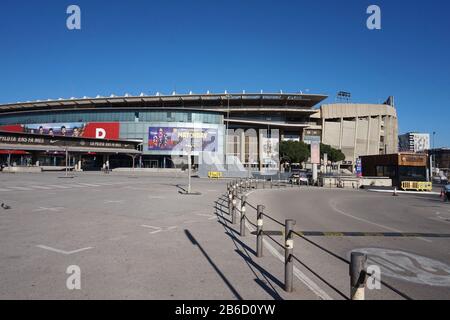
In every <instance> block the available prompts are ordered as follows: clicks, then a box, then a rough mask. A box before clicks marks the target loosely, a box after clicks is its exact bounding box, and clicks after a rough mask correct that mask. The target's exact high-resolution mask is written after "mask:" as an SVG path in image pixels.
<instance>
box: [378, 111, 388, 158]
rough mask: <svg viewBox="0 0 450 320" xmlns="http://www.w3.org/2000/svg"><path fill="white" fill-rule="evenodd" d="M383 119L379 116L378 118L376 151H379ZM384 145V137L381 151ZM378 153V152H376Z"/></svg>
mask: <svg viewBox="0 0 450 320" xmlns="http://www.w3.org/2000/svg"><path fill="white" fill-rule="evenodd" d="M382 120H383V119H382V118H381V115H379V116H378V147H377V150H380V142H381V121H382ZM385 144H386V136H385V138H384V142H383V149H384V145H385ZM378 153H379V152H378Z"/></svg>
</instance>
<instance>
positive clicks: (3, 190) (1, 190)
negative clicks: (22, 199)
mask: <svg viewBox="0 0 450 320" xmlns="http://www.w3.org/2000/svg"><path fill="white" fill-rule="evenodd" d="M8 191H12V190H10V189H0V192H8Z"/></svg>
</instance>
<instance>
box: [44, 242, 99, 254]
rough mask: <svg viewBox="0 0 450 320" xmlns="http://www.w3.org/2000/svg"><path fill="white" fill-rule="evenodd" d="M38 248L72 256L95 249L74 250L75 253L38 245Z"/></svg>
mask: <svg viewBox="0 0 450 320" xmlns="http://www.w3.org/2000/svg"><path fill="white" fill-rule="evenodd" d="M36 247H38V248H41V249H45V250H49V251H53V252H57V253H61V254H65V255H71V254H74V253H79V252H82V251H86V250H90V249H93V247H87V248H82V249H78V250H73V251H64V250H60V249H56V248H52V247H48V246H44V245H42V244H40V245H37V246H36Z"/></svg>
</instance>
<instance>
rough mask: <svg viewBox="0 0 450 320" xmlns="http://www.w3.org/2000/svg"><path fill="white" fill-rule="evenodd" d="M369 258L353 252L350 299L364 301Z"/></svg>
mask: <svg viewBox="0 0 450 320" xmlns="http://www.w3.org/2000/svg"><path fill="white" fill-rule="evenodd" d="M366 261H367V256H366V255H365V254H363V253H360V252H352V254H351V259H350V298H351V299H352V300H364V299H365V297H364V289H365V285H366Z"/></svg>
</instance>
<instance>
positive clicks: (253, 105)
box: [0, 93, 396, 170]
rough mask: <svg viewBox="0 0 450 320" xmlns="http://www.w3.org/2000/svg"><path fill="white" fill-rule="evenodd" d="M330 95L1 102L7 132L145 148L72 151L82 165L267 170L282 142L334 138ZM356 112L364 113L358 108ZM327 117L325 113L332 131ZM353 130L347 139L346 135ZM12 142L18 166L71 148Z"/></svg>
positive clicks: (54, 161) (54, 158) (9, 149)
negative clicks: (202, 164)
mask: <svg viewBox="0 0 450 320" xmlns="http://www.w3.org/2000/svg"><path fill="white" fill-rule="evenodd" d="M326 98H327V96H326V95H320V94H302V93H298V94H297V93H295V94H285V93H258V94H254V93H248V94H246V93H242V94H228V93H223V94H209V93H208V94H187V95H180V94H175V93H174V94H172V95H160V94H156V95H154V96H147V95H144V94H141V95H140V96H129V95H126V96H121V97H118V96H111V97H100V96H98V97H96V98H88V97H84V98H81V99H77V98H71V99H68V100H64V99H59V100H46V101H34V102H24V103H22V102H21V103H13V104H3V105H0V131H1V132H3V133H5V132H9V133H17V134H22V135H31V136H33V137H34V136H42V135H44V136H47V137H52V138H54V140H55V141H56V140H57V138H58V137H71V138H74V139H106V140H107V141H110V142H114V141H120V142H124V141H131V142H133V143H135V144H136V145H137V146H138V147H137V149H138V151H139V152H140V153H139V155H135V154H131V157H130V153H128V152H126V151H125V152H121V151H117V150H113V149H107V148H106V149H102V151H101V150H90V149H89V148H88V149H83V150H78V151H77V150H75V149H74V150H69V151H70V152H71V154H72V155H73V157H72V158H71V162H70V164H71V165H73V166H75V167H77V168H79V169H89V168H90V167H92V168H98V167H101V166H105V163H108V166H110V167H111V168H114V167H130V166H137V167H144V168H145V167H147V168H149V167H157V168H170V167H176V166H179V165H180V164H182V163H183V162H184V160H183V159H185V158H186V155H187V154H191V155H192V156H193V157H194V159H195V160H197V161H198V158H199V157H202V156H203V155H204V154H208V155H209V157H210V158H214V159H224V155H225V154H227V155H228V156H229V157H231V158H232V159H233V161H237V162H239V164H240V165H241V167H242V168H249V167H252V168H254V169H255V170H258V169H259V170H261V169H263V168H265V167H274V166H278V165H279V163H278V158H279V155H278V154H277V153H276V151H275V150H276V149H277V148H276V146H277V144H278V143H279V141H283V140H295V141H305V142H306V143H310V142H312V141H323V140H324V138H325V139H326V137H324V136H323V134H324V132H326V131H323V125H324V123H323V122H324V121H323V119H322V117H321V114H320V112H318V108H317V106H318V105H319V104H320V103H321V102H322V101H323V100H325V99H326ZM358 109H359V108H355V110H358ZM355 112H357V111H355ZM322 114H324V113H323V112H322ZM369 116H370V117H371V118H375V117H381V118H379V119H383V118H382V117H383V116H384V114H380V115H379V114H378V113H377V112H375V111H374V113H370V115H369ZM348 117H351V118H355V117H356V118H357V117H358V114H356V115H346V116H345V118H348ZM342 118H343V117H340V119H342ZM393 119H394V118H393ZM344 120H345V119H344ZM380 121H381V120H380ZM395 121H396V116H395ZM327 122H328V121H327V120H326V119H325V125H326V128H327V129H328V127H329V126H328V124H327ZM380 125H381V122H379V123H378V126H380ZM227 130H228V135H226V132H227ZM341 131H342V130H341ZM273 132H276V134H274V133H273ZM330 132H331V131H330ZM345 132H346V131H345V130H344V133H343V135H342V136H341V138H340V139H341V140H345V139H346V133H345ZM393 133H394V132H393ZM226 136H227V137H228V138H227V139H226V138H225V137H226ZM395 137H396V132H395ZM22 140H23V139H22ZM395 140H396V139H395ZM7 142H8V141H5V139H2V141H0V154H1V155H2V157H3V158H2V161H5V156H6V155H8V157H9V158H8V160H11V158H12V159H13V160H14V162H16V163H17V164H18V165H26V164H27V165H36V164H38V165H41V166H42V165H49V166H51V165H62V164H63V162H64V158H65V157H64V152H62V151H63V149H61V150H59V151H58V150H54V149H51V150H49V149H48V148H46V147H45V146H40V147H33V148H31V147H29V146H28V145H27V144H23V143H22V144H17V143H16V144H11V143H7ZM77 143H78V142H77ZM344 145H345V141H344ZM68 148H69V149H70V146H69V147H68ZM66 149H67V148H66ZM188 149H189V150H188ZM372 151H373V152H379V151H380V150H379V148H376V150H375V149H373V150H372V149H370V150H369V152H372ZM80 164H81V165H80Z"/></svg>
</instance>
